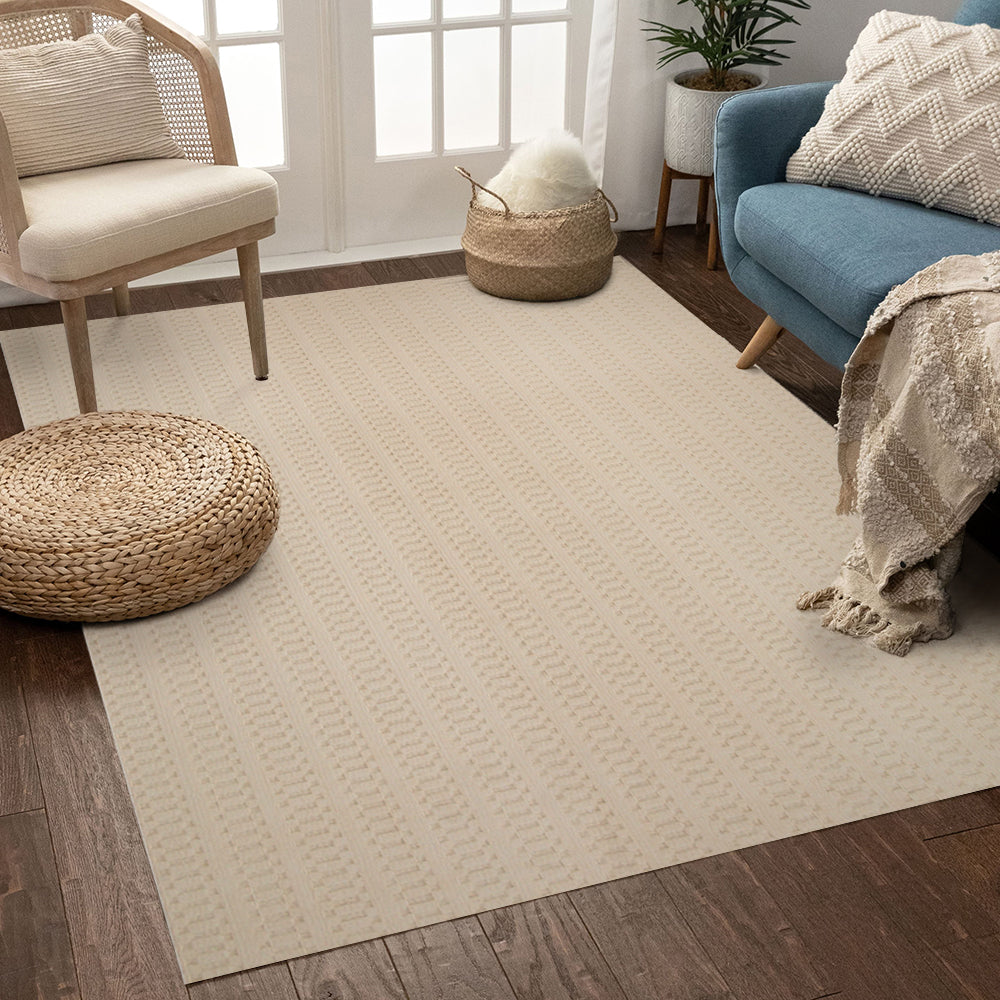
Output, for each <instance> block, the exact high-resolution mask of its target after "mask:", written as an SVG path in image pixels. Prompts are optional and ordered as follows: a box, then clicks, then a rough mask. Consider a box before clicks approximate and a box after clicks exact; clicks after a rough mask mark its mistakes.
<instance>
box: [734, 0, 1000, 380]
mask: <svg viewBox="0 0 1000 1000" xmlns="http://www.w3.org/2000/svg"><path fill="white" fill-rule="evenodd" d="M903 9H905V7H904V8H903ZM955 20H956V21H957V22H958V23H960V24H979V23H986V24H989V25H990V26H991V27H995V28H1000V0H966V2H965V3H963V4H962V5H961V6H960V7H959V9H958V12H957V14H956V15H955ZM845 55H846V53H845ZM832 86H833V83H808V84H800V85H797V86H791V87H776V88H774V89H773V90H759V91H753V92H751V93H747V94H740V95H738V96H736V97H733V98H730V99H729V100H728V101H726V103H725V104H723V105H722V108H721V109H720V111H719V115H718V118H717V120H716V129H715V190H716V200H717V207H718V225H719V238H720V241H721V246H722V256H723V260H724V261H725V264H726V268H727V270H728V271H729V275H730V277H731V278H732V280H733V283H734V284H735V285H736V287H737V288H738V289H739V290H740V291H741V292H742V293H743V294H744V295H745V296H746V297H747V298H748V299H750V300H751V301H752V302H754V303H756V304H757V305H759V306H760V307H761V308H762V309H764V311H765V312H766V313H767V314H768V318H767V319H766V320H765V321H764V323H763V325H762V326H761V327H760V329H759V330H758V331H757V333H756V334H755V335H754V337H753V339H752V340H751V341H750V344H749V345H748V346H747V349H746V350H745V351H744V352H743V354H742V355H741V357H740V360H739V361H738V362H737V364H738V365H739V367H741V368H749V367H750V366H752V365H753V364H754V363H756V361H757V358H758V357H760V355H761V354H763V353H764V351H766V350H767V349H768V348H769V347H770V346H771V345H772V344H773V343H774V342H775V340H776V339H777V338H778V337H779V336H780V335H781V334H782V333H783V332H784V331H785V330H787V331H789V332H790V333H792V334H794V335H795V336H796V337H798V338H799V339H800V340H802V341H803V342H804V343H805V344H806V345H807V346H808V347H810V348H811V349H812V350H813V351H815V352H816V354H818V355H820V357H822V358H824V359H825V360H827V361H829V362H831V363H832V364H834V365H837V366H839V367H840V368H843V367H844V365H845V364H846V363H847V359H848V358H849V357H850V356H851V353H852V352H853V350H854V348H855V346H856V345H857V343H858V340H860V338H861V335H862V334H863V333H864V329H865V326H866V324H867V321H868V317H869V316H870V315H871V313H872V311H873V310H874V309H875V307H876V306H877V305H878V303H879V302H881V301H882V299H883V298H884V297H885V296H886V294H888V292H889V290H890V288H892V286H893V285H898V284H900V283H901V282H903V281H906V280H907V278H909V277H911V276H912V275H913V274H916V272H917V271H920V270H921V269H923V268H924V267H927V266H928V265H930V264H933V263H934V262H935V261H937V260H940V259H941V258H942V257H947V256H949V255H951V254H981V253H986V252H988V251H991V250H1000V227H997V226H993V225H989V224H988V223H982V222H976V221H975V220H974V219H969V218H966V217H964V216H959V215H953V214H951V213H950V212H945V211H940V210H937V209H930V208H924V207H923V206H921V205H916V204H913V203H911V202H906V201H899V200H896V199H892V198H873V197H871V196H870V195H867V194H863V193H860V192H858V191H847V190H843V189H837V188H826V187H817V186H814V185H810V184H789V183H786V182H785V166H786V164H787V163H788V158H789V157H790V156H791V155H792V153H794V152H795V150H796V149H797V148H798V146H799V142H800V141H801V139H802V137H803V135H805V133H806V132H807V131H808V130H809V129H810V128H811V127H812V126H813V125H815V124H816V122H817V121H818V120H819V117H820V115H821V114H822V111H823V102H824V100H825V98H826V95H827V94H828V93H829V91H830V88H831V87H832Z"/></svg>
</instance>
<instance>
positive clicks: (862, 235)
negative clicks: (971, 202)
mask: <svg viewBox="0 0 1000 1000" xmlns="http://www.w3.org/2000/svg"><path fill="white" fill-rule="evenodd" d="M734 228H735V233H736V238H737V240H738V241H739V243H740V245H741V246H742V247H743V248H744V249H745V250H746V251H747V253H748V254H749V255H750V256H751V257H753V258H754V260H756V261H757V262H758V263H759V264H760V265H761V266H763V267H764V268H766V269H767V270H768V271H769V272H771V274H773V275H774V276H775V277H776V278H778V279H779V280H780V281H783V282H784V283H785V284H786V285H789V286H790V287H791V288H793V289H794V290H795V291H796V292H798V293H799V294H800V295H801V296H803V298H805V299H807V300H808V301H809V302H811V303H812V304H813V305H814V306H815V307H816V308H817V309H819V310H820V312H822V313H824V314H825V315H827V316H829V317H830V318H831V319H832V320H834V321H835V322H836V323H838V324H839V325H840V326H842V327H843V328H844V329H845V330H847V331H848V332H850V333H853V334H854V335H855V336H857V337H860V336H861V335H862V333H864V329H865V326H866V325H867V323H868V317H869V316H870V315H871V314H872V312H874V310H875V307H876V306H877V305H878V304H879V303H880V302H881V301H882V299H884V298H885V296H886V295H887V294H888V293H889V290H890V289H891V288H892V287H893V285H898V284H901V283H902V282H904V281H906V280H907V279H908V278H910V277H912V276H913V275H914V274H916V273H917V271H920V270H922V269H923V268H925V267H928V266H929V265H931V264H933V263H935V262H936V261H938V260H940V259H941V258H942V257H948V256H951V255H952V254H972V255H977V254H981V253H988V252H990V251H995V250H1000V227H997V226H992V225H990V224H989V223H984V222H976V221H975V220H974V219H969V218H966V217H964V216H959V215H953V214H951V213H950V212H943V211H940V210H937V209H931V208H924V207H923V206H921V205H916V204H914V203H912V202H907V201H898V200H896V199H893V198H873V197H872V196H871V195H867V194H862V193H861V192H858V191H847V190H842V189H838V188H823V187H814V186H812V185H806V184H788V183H780V184H764V185H760V186H759V187H753V188H748V189H747V190H746V191H744V192H743V194H742V195H741V196H740V198H739V201H738V203H737V206H736V216H735V220H734Z"/></svg>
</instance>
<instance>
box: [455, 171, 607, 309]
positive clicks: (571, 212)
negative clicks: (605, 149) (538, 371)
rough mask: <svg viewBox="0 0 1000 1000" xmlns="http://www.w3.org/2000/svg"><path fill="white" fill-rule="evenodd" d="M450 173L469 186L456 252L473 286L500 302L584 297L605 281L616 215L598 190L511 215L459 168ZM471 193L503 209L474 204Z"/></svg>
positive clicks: (475, 200)
mask: <svg viewBox="0 0 1000 1000" xmlns="http://www.w3.org/2000/svg"><path fill="white" fill-rule="evenodd" d="M455 169H456V170H457V171H458V172H459V173H460V174H461V175H462V176H463V177H464V178H465V179H466V180H467V181H469V182H470V183H471V184H472V200H471V201H470V202H469V214H468V217H467V218H466V224H465V233H464V235H463V236H462V249H463V250H464V251H465V269H466V271H467V272H468V275H469V280H470V281H471V282H472V283H473V284H474V285H475V286H476V287H477V288H479V289H482V291H484V292H489V294H490V295H497V296H499V297H500V298H504V299H525V300H527V301H530V302H551V301H555V300H557V299H576V298H580V297H581V296H583V295H590V294H591V293H592V292H596V291H597V289H598V288H600V287H601V286H602V285H603V284H604V283H605V282H606V281H607V280H608V278H609V276H610V275H611V263H612V258H613V257H614V252H615V246H616V245H617V243H618V237H617V236H615V234H614V233H613V232H612V231H611V223H612V222H617V221H618V211H617V209H616V208H615V206H614V205H613V204H612V203H611V200H610V199H609V198H608V197H607V196H606V195H605V194H604V192H603V191H601V190H600V189H599V188H598V190H597V193H596V194H595V195H594V197H593V198H591V200H590V201H588V202H585V203H584V204H582V205H574V206H573V207H572V208H558V209H553V210H552V211H548V212H513V211H511V209H510V206H508V204H507V202H505V201H504V200H503V198H501V197H500V196H499V195H498V194H496V192H494V191H490V190H489V189H488V188H485V187H483V185H482V184H480V183H478V182H477V181H475V180H473V178H472V176H471V175H470V174H469V172H468V171H467V170H465V169H464V168H463V167H456V168H455ZM477 190H481V191H485V192H486V193H487V194H491V195H493V197H494V198H496V199H497V201H499V202H501V204H503V206H504V207H503V210H502V211H501V210H500V209H493V208H488V207H487V206H485V205H482V204H480V202H479V200H478V199H477V198H476V193H477ZM612 212H613V213H614V217H612V215H611V213H612Z"/></svg>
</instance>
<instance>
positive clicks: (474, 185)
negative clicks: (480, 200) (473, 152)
mask: <svg viewBox="0 0 1000 1000" xmlns="http://www.w3.org/2000/svg"><path fill="white" fill-rule="evenodd" d="M455 169H456V170H457V171H458V172H459V173H460V174H461V175H462V176H463V177H464V178H465V179H466V180H467V181H468V182H469V183H470V184H471V185H472V201H470V202H469V207H470V208H471V207H472V203H473V202H474V201H475V200H476V188H479V190H480V191H485V192H486V193H487V194H491V195H493V197H494V198H496V200H497V201H498V202H500V204H501V205H503V208H504V215H510V205H508V204H507V202H505V201H504V200H503V198H501V197H500V195H498V194H497V193H496V191H491V190H490V189H489V188H486V187H483V186H482V184H480V183H479V181H475V180H473V179H472V174H470V173H469V171H468V170H466V169H465V167H455Z"/></svg>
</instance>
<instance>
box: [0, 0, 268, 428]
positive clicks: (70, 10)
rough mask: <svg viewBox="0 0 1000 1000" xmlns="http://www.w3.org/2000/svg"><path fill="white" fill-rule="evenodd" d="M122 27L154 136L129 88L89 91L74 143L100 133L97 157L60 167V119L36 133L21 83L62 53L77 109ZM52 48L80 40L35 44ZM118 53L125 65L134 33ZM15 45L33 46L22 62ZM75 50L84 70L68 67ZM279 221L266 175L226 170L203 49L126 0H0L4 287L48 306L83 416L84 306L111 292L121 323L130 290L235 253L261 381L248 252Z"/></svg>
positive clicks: (257, 313) (224, 128)
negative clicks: (59, 327)
mask: <svg viewBox="0 0 1000 1000" xmlns="http://www.w3.org/2000/svg"><path fill="white" fill-rule="evenodd" d="M135 14H138V15H139V19H140V20H139V21H137V20H136V19H135V18H134V17H131V16H132V15H135ZM130 17H131V20H130V21H129V22H128V23H127V25H126V19H127V18H130ZM125 27H128V28H130V29H131V35H132V36H134V37H135V38H138V39H140V40H141V41H140V43H139V44H140V45H141V46H142V47H141V48H140V50H139V55H138V56H137V57H136V58H137V59H138V61H139V62H140V63H141V66H138V71H139V72H141V73H142V74H144V77H145V79H144V80H143V81H140V82H142V84H143V86H145V83H146V81H147V80H148V77H149V75H150V74H151V76H152V81H153V84H154V85H155V91H154V87H153V86H152V85H151V86H150V87H149V88H148V89H149V93H148V94H146V103H145V112H146V118H147V119H150V120H155V121H154V126H153V127H154V128H159V134H158V135H157V136H154V139H152V140H149V141H148V142H147V140H146V139H145V138H143V136H142V135H141V134H140V133H143V132H144V130H146V129H147V128H148V127H149V121H147V120H145V119H143V120H139V118H138V117H137V115H139V112H137V111H136V106H137V105H138V104H141V103H142V102H141V101H138V100H133V95H132V94H131V93H128V92H127V86H128V84H127V82H126V83H125V84H122V85H121V86H120V87H119V89H120V90H121V89H122V88H125V93H124V95H119V97H117V98H116V97H115V94H114V93H112V94H111V96H110V97H108V96H106V95H105V94H103V93H101V94H99V100H98V101H97V102H96V103H98V104H99V105H100V106H99V107H95V108H94V109H93V112H92V115H93V118H94V122H95V123H94V124H93V126H92V123H91V122H89V120H87V119H89V118H90V116H91V111H90V109H88V108H86V106H84V114H83V115H82V116H81V115H80V109H79V108H78V109H77V112H76V114H77V117H78V118H79V117H83V118H84V119H85V120H87V121H85V124H84V126H83V128H82V129H81V128H77V133H78V135H77V139H78V140H79V141H78V142H77V145H82V146H85V147H93V146H94V144H95V143H100V142H101V141H102V140H101V136H102V135H106V136H107V137H108V140H109V141H108V145H107V149H106V150H105V149H103V148H99V149H98V150H97V153H96V156H95V155H94V150H93V148H88V149H86V150H84V154H83V157H82V159H81V157H80V156H76V155H75V154H76V152H77V150H74V149H71V150H70V151H69V152H68V153H67V154H66V158H65V159H63V158H62V150H61V149H60V148H59V146H58V143H59V141H60V139H61V136H62V135H63V128H64V124H65V123H64V122H63V121H62V119H61V118H59V120H58V123H57V124H56V125H51V124H50V125H46V126H44V127H43V126H41V125H39V124H38V122H39V120H40V116H41V112H40V111H39V109H40V108H41V107H42V104H43V103H44V102H47V101H51V100H52V99H53V98H52V95H51V93H48V94H46V93H42V94H41V96H39V97H35V96H34V95H33V94H32V93H31V91H30V89H28V88H30V86H33V85H34V81H35V80H36V78H37V77H38V76H39V75H40V76H42V77H45V78H46V80H48V78H49V77H50V76H51V75H52V74H51V73H50V71H49V70H48V69H47V68H44V67H45V66H47V65H48V64H47V63H45V59H54V60H56V63H57V64H58V65H57V68H60V67H61V66H62V63H64V62H65V61H66V60H67V58H69V60H70V63H69V65H70V68H69V71H68V75H67V76H66V80H68V81H69V83H68V85H65V86H64V88H63V89H64V91H73V92H75V93H74V94H73V100H75V101H76V102H77V104H79V103H80V101H81V99H82V98H81V94H83V93H85V92H86V91H87V87H88V86H89V85H90V83H91V82H93V81H91V80H90V79H89V78H86V77H85V76H80V77H74V76H73V74H74V73H80V74H86V73H87V70H86V68H85V67H87V66H88V65H96V66H97V67H98V68H100V66H101V62H100V60H101V59H103V58H104V57H105V54H106V53H107V52H109V51H110V52H111V56H110V57H111V58H118V56H117V53H116V51H111V50H112V49H113V46H112V45H109V44H108V43H107V42H106V39H111V38H113V37H114V38H118V37H120V36H121V35H123V34H125V35H128V34H129V32H127V31H124V30H123V29H124V28H125ZM95 35H97V36H102V37H100V38H96V39H95V37H94V36H95ZM83 36H87V37H83ZM143 36H144V38H143ZM81 38H82V39H83V41H82V42H81V41H79V40H80V39H81ZM51 42H62V43H74V42H76V44H75V45H74V44H68V45H67V44H63V45H60V46H58V47H52V46H49V45H47V44H45V43H51ZM126 43H127V45H128V46H130V47H131V48H130V53H131V54H130V56H129V58H131V57H132V56H134V55H135V49H134V45H135V43H134V38H133V37H129V38H127V39H126ZM43 45H44V49H40V48H39V46H43ZM25 46H31V47H33V48H32V49H31V51H30V52H25V51H24V49H23V47H25ZM82 49H86V52H83V53H82V59H81V60H80V61H78V62H73V61H72V60H73V59H75V58H76V56H77V54H78V53H80V52H81V50H82ZM37 53H40V55H36V54H37ZM147 56H148V58H147ZM25 59H27V60H28V61H27V62H25ZM36 59H41V60H42V62H41V65H42V66H43V69H42V70H41V72H39V71H38V70H37V67H35V64H34V63H33V62H32V61H31V60H36ZM88 59H89V60H91V61H92V62H91V63H88V62H87V60H88ZM93 60H97V62H96V63H94V62H93ZM133 62H135V60H133ZM147 63H148V71H149V72H148V73H147ZM12 65H13V66H14V69H11V66H12ZM130 72H131V70H130ZM32 74H34V76H33V75H32ZM56 75H58V74H56ZM102 75H103V73H101V72H99V73H96V74H95V73H91V74H90V76H92V77H100V76H102ZM109 75H110V74H109ZM76 80H79V81H80V85H79V86H77V85H76V83H75V82H74V81H76ZM10 81H13V83H11V82H10ZM25 81H28V82H27V83H26V82H25ZM96 86H97V90H98V91H100V90H101V86H100V85H96ZM45 87H48V83H46V84H45ZM45 87H43V90H44V89H45ZM138 89H139V90H142V87H139V88H138ZM49 90H50V91H51V87H49ZM112 90H113V88H112ZM11 95H17V96H11ZM116 100H118V101H120V103H121V105H122V106H121V108H120V109H119V108H118V107H117V105H116V104H115V101H116ZM18 101H20V102H21V103H20V105H19V106H18ZM68 103H70V104H72V100H71V101H69V102H68ZM50 110H51V109H50ZM161 112H162V114H161ZM52 113H53V114H55V115H56V116H57V118H58V116H59V115H60V114H61V113H62V112H61V110H60V108H55V109H54V110H52ZM71 117H72V116H71ZM101 118H103V121H104V132H102V131H101V127H100V123H99V122H98V121H97V120H98V119H101ZM91 126H92V127H91ZM70 131H72V128H70ZM26 135H27V138H25V136H26ZM28 147H37V148H28ZM119 150H121V155H118V153H119ZM88 156H89V159H88ZM70 167H71V168H72V169H69V168H70ZM277 211H278V203H277V187H276V184H275V182H274V179H273V178H272V177H271V176H270V175H269V174H267V173H265V172H264V171H262V170H256V169H252V168H243V167H238V166H237V165H236V149H235V146H234V143H233V135H232V129H231V126H230V123H229V115H228V111H227V109H226V101H225V95H224V93H223V89H222V79H221V76H220V74H219V69H218V66H217V64H216V62H215V59H214V57H213V56H212V54H211V52H210V51H209V49H208V47H207V46H206V45H205V44H204V43H203V42H202V41H201V40H200V39H198V38H196V37H194V36H193V35H191V34H190V33H188V32H187V31H185V30H184V29H182V28H180V27H179V26H177V25H175V24H173V23H171V22H169V21H166V20H165V19H164V18H163V17H162V16H160V15H159V14H157V13H155V12H154V11H152V10H151V9H149V8H147V7H145V6H144V5H142V4H140V3H131V2H126V0H92V2H89V3H88V2H86V0H82V2H81V0H66V2H61V0H54V2H53V0H47V2H42V0H0V280H2V281H5V282H7V283H9V284H12V285H16V286H18V287H21V288H24V289H27V290H29V291H31V292H35V293H37V294H40V295H43V296H45V297H46V298H50V299H55V300H58V301H59V303H60V305H61V307H62V317H63V322H64V325H65V328H66V337H67V342H68V345H69V353H70V359H71V362H72V368H73V378H74V381H75V384H76V393H77V398H78V401H79V405H80V410H81V411H82V412H85V411H90V410H96V409H97V398H96V391H95V386H94V374H93V367H92V361H91V352H90V339H89V334H88V330H87V312H86V297H87V296H88V295H92V294H94V293H96V292H101V291H105V290H107V289H112V291H113V294H114V304H115V312H116V313H117V314H118V315H124V314H127V313H128V311H129V295H128V282H129V281H132V280H134V279H136V278H140V277H143V276H146V275H149V274H155V273H157V272H159V271H163V270H165V269H167V268H170V267H174V266H177V265H180V264H184V263H188V262H190V261H194V260H198V259H201V258H203V257H207V256H210V255H212V254H216V253H220V252H222V251H226V250H231V249H233V248H235V249H236V252H237V257H238V260H239V269H240V278H241V283H242V289H243V298H244V304H245V307H246V315H247V325H248V328H249V334H250V348H251V354H252V359H253V371H254V375H255V376H256V377H257V378H258V379H264V378H266V377H267V374H268V362H267V347H266V341H265V333H264V310H263V302H262V297H261V283H260V259H259V254H258V248H257V244H258V241H259V240H261V239H263V238H264V237H266V236H269V235H270V234H271V233H273V232H274V228H275V216H276V215H277Z"/></svg>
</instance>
